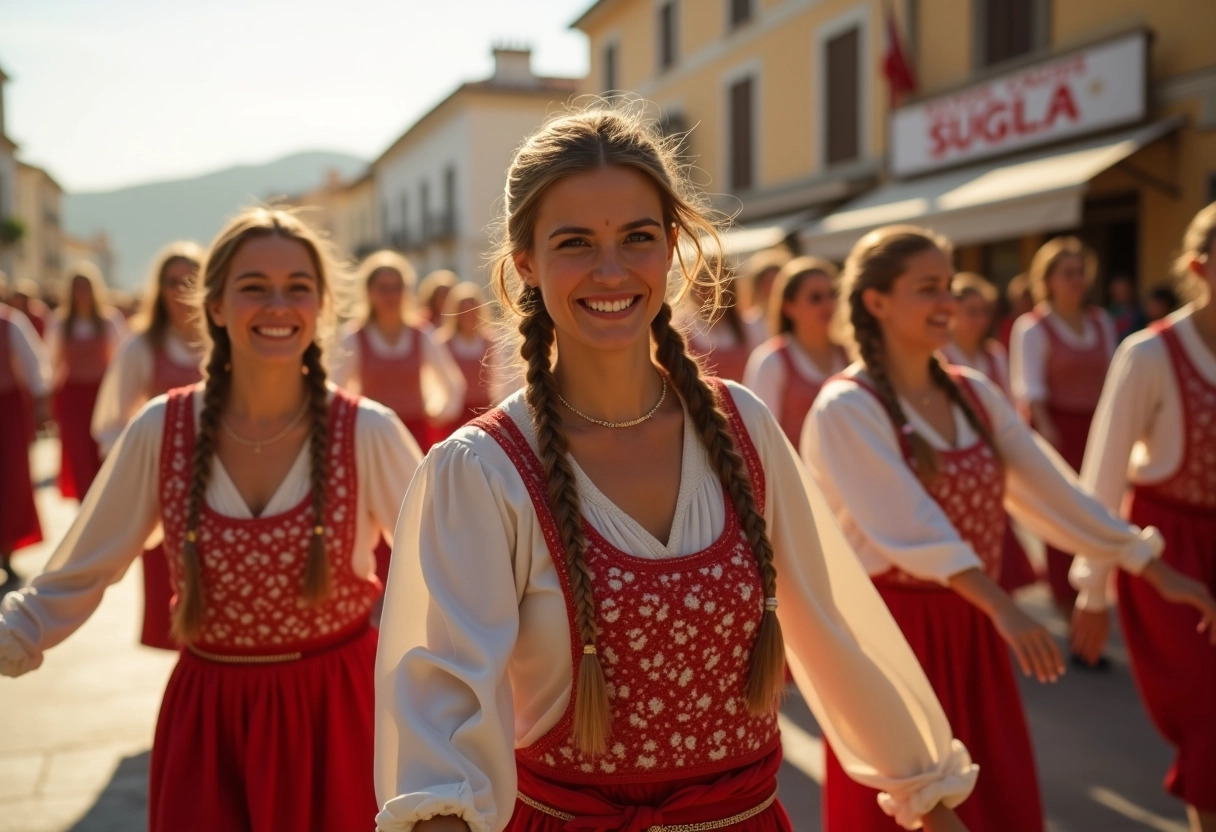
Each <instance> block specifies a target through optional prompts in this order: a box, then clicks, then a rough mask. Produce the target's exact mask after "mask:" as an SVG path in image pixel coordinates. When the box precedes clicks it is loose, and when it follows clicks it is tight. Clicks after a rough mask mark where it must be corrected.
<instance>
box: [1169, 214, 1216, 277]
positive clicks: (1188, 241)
mask: <svg viewBox="0 0 1216 832" xmlns="http://www.w3.org/2000/svg"><path fill="white" fill-rule="evenodd" d="M1214 245H1216V202H1212V203H1209V204H1208V205H1207V206H1206V207H1204V208H1202V209H1200V211H1199V213H1198V214H1196V215H1195V218H1194V219H1192V220H1191V222H1190V224H1189V225H1188V226H1187V227H1186V233H1185V234H1183V235H1182V253H1181V254H1180V255H1178V258H1177V259H1176V260H1175V261H1174V274H1175V276H1176V277H1177V279H1178V281H1179V282H1180V283H1183V281H1184V279H1185V278H1187V277H1188V276H1190V277H1192V278H1193V277H1194V274H1193V273H1192V272H1191V263H1192V262H1193V261H1195V260H1198V259H1199V258H1200V257H1211V256H1212V255H1213V252H1212V247H1213V246H1214ZM1194 282H1196V281H1193V280H1192V281H1189V282H1186V283H1184V284H1183V285H1187V286H1189V285H1191V284H1193V283H1194Z"/></svg>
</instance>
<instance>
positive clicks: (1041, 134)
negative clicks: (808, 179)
mask: <svg viewBox="0 0 1216 832" xmlns="http://www.w3.org/2000/svg"><path fill="white" fill-rule="evenodd" d="M1147 74H1148V35H1147V33H1146V32H1143V31H1140V32H1136V33H1134V34H1131V35H1126V36H1123V37H1121V38H1118V39H1116V40H1111V41H1107V42H1105V43H1102V44H1100V45H1098V46H1093V47H1090V48H1088V49H1083V50H1079V51H1076V52H1072V53H1069V54H1067V55H1062V56H1060V57H1057V58H1053V59H1051V60H1049V61H1044V62H1042V63H1039V64H1035V65H1033V66H1029V67H1026V68H1023V69H1019V70H1017V71H1015V72H1010V73H1008V74H1006V75H1002V76H998V77H996V78H991V79H988V80H986V81H983V82H982V83H979V84H974V85H972V86H970V87H966V88H964V89H962V90H958V91H956V92H953V93H950V94H949V95H943V96H939V97H937V98H931V99H928V100H925V101H918V102H916V103H915V104H910V105H909V106H907V107H902V108H900V109H898V110H896V111H895V112H894V113H893V114H892V116H891V170H892V172H893V173H894V174H895V175H896V176H908V175H911V174H915V173H922V172H924V171H929V170H934V169H936V168H943V167H951V166H954V165H957V164H960V163H963V162H972V161H976V160H979V159H985V158H988V157H991V156H999V155H1002V154H1005V153H1009V152H1011V151H1015V150H1023V149H1025V148H1029V147H1035V146H1037V145H1042V144H1047V143H1049V142H1054V141H1058V140H1060V139H1064V138H1070V137H1074V136H1080V135H1083V134H1086V133H1092V132H1095V131H1098V130H1103V129H1106V128H1109V127H1115V126H1118V125H1122V124H1128V123H1132V122H1136V121H1140V120H1142V119H1143V118H1144V117H1145V114H1146V109H1147V101H1146V83H1147Z"/></svg>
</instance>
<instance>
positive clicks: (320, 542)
mask: <svg viewBox="0 0 1216 832" xmlns="http://www.w3.org/2000/svg"><path fill="white" fill-rule="evenodd" d="M272 236H276V237H283V238H285V239H289V240H295V241H297V242H299V243H300V244H302V245H303V246H304V247H305V248H306V249H307V250H308V255H309V258H310V259H311V260H312V264H313V268H314V269H315V270H316V275H317V290H318V292H319V293H320V296H321V299H322V308H323V310H325V309H329V308H331V307H332V303H330V302H329V300H330V293H331V290H332V286H333V285H334V283H335V280H336V277H337V273H336V266H335V265H334V264H335V262H336V261H335V260H334V257H333V255H332V254H331V253H330V249H329V245H328V243H327V242H326V241H325V240H324V239H322V238H321V236H320V235H319V234H318V233H317V232H316V231H314V230H313V229H312V228H310V227H309V226H308V225H307V224H306V223H305V222H304V221H303V220H302V219H300V217H299V216H298V215H297V214H295V213H293V212H291V211H289V210H286V209H282V208H277V207H274V206H271V207H265V208H263V207H257V208H247V209H245V210H244V211H242V212H241V213H239V214H238V215H237V216H235V217H234V218H233V219H232V220H230V221H229V222H228V224H227V225H225V226H224V228H223V229H221V230H220V233H219V235H218V236H217V237H216V238H215V241H214V242H213V243H212V244H211V249H210V250H209V251H208V252H207V256H206V259H205V261H204V263H203V266H202V280H201V285H200V286H199V288H198V291H197V292H196V297H197V300H196V302H197V303H198V305H199V306H200V308H201V309H202V310H203V319H204V320H205V322H206V327H205V328H204V333H203V334H204V337H205V343H206V355H205V358H204V362H203V364H204V382H203V385H204V386H203V409H202V412H201V413H200V414H199V427H198V435H197V436H196V437H195V443H194V458H193V461H192V463H191V474H190V490H189V493H188V495H187V503H186V534H185V540H184V541H183V543H182V579H181V586H179V587H178V604H177V607H176V609H175V610H174V611H173V635H174V637H175V638H177V640H179V641H181V642H189V641H191V640H192V639H193V638H194V637H195V636H197V635H198V633H199V630H200V629H201V628H202V625H203V612H204V600H203V595H204V591H205V587H204V586H203V577H202V564H201V560H200V557H199V553H198V546H197V541H196V539H195V536H196V534H197V530H198V524H199V514H200V511H201V508H202V505H203V500H204V495H205V494H206V492H207V483H208V482H209V481H210V479H211V470H212V464H211V463H212V461H213V458H214V456H215V447H216V437H217V434H218V431H219V425H220V418H221V414H222V412H223V409H224V405H225V404H226V403H227V400H228V391H229V387H230V386H231V383H232V363H231V361H232V343H231V341H229V339H228V331H227V330H226V329H225V328H223V327H220V326H217V325H216V324H215V322H214V321H212V319H211V315H210V314H208V313H207V306H208V304H210V303H213V302H215V301H217V300H219V299H220V297H221V296H222V295H223V292H224V284H225V282H226V281H227V279H228V272H229V269H230V268H231V266H232V261H233V258H235V257H236V254H237V252H238V251H240V249H241V247H242V246H243V245H244V244H245V243H247V242H248V241H250V240H253V239H260V238H265V237H272ZM318 331H319V332H320V328H319V330H318ZM322 358H323V356H322V350H321V344H320V341H319V336H318V340H314V341H313V342H312V343H311V344H309V345H308V347H307V349H305V350H304V356H303V364H302V366H301V371H302V372H303V373H304V378H305V383H306V384H307V386H308V410H309V418H310V432H309V467H310V471H309V482H310V493H311V497H312V516H313V528H314V534H313V535H312V539H311V542H310V544H309V551H308V562H307V564H306V565H305V570H304V582H303V587H302V594H303V597H304V599H305V600H306V601H308V602H310V603H313V602H317V601H320V600H322V599H323V598H325V597H326V596H327V595H328V594H329V591H330V565H329V561H328V558H327V556H326V552H325V538H324V524H325V491H326V488H325V484H326V481H327V476H328V471H327V468H328V460H327V453H326V451H327V445H328V437H329V408H328V403H327V398H328V393H327V390H326V388H325V364H324V361H323V360H322Z"/></svg>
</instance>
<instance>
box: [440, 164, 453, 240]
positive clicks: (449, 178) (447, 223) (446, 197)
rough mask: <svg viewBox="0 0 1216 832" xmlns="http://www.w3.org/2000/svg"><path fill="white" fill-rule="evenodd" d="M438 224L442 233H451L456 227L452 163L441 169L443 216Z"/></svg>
mask: <svg viewBox="0 0 1216 832" xmlns="http://www.w3.org/2000/svg"><path fill="white" fill-rule="evenodd" d="M440 225H441V229H440V231H441V233H443V234H444V235H451V234H452V233H453V232H454V231H455V228H456V168H455V167H454V166H452V165H448V166H447V167H446V168H444V169H443V217H442V218H441V219H440Z"/></svg>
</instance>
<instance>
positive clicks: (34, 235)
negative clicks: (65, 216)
mask: <svg viewBox="0 0 1216 832" xmlns="http://www.w3.org/2000/svg"><path fill="white" fill-rule="evenodd" d="M62 201H63V188H61V187H60V186H59V183H58V182H56V181H55V180H54V179H53V178H52V177H51V175H50V174H49V173H47V172H46V171H45V170H43V169H42V168H40V167H36V166H34V165H27V164H25V163H24V162H21V161H18V162H17V193H16V210H15V214H16V216H17V218H18V219H20V220H21V224H22V225H23V226H24V234H23V235H22V238H21V241H20V242H19V243H18V244H17V246H16V249H17V250H16V253H15V260H14V263H13V276H14V277H28V278H30V279H31V280H33V281H34V282H36V283H38V284H39V285H40V286H46V285H52V284H54V283H55V282H56V281H57V280H58V279H59V277H60V274H61V272H62V270H63V267H64V262H63V240H62V229H61V227H60V205H61V203H62Z"/></svg>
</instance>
